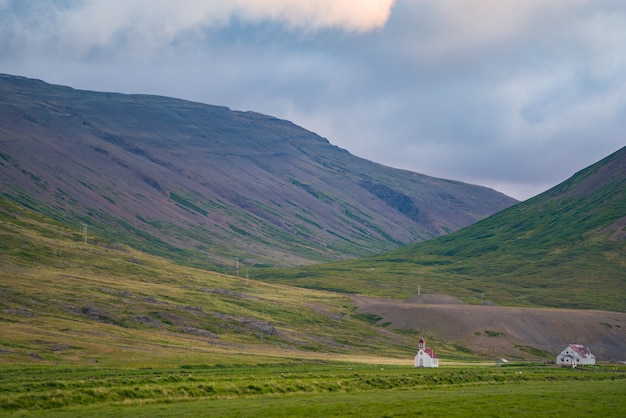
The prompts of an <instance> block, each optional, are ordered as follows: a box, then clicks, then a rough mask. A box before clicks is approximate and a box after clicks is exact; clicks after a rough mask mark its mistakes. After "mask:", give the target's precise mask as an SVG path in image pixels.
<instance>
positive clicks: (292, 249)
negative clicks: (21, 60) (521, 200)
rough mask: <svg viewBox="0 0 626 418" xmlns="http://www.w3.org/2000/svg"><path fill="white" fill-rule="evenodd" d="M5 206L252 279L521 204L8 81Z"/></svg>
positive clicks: (257, 123) (1, 86)
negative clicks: (253, 273) (248, 271)
mask: <svg viewBox="0 0 626 418" xmlns="http://www.w3.org/2000/svg"><path fill="white" fill-rule="evenodd" d="M0 194H1V195H2V196H4V197H6V198H8V199H10V200H11V201H13V202H16V203H18V204H20V205H23V206H25V207H28V208H30V209H33V210H35V211H37V212H39V213H42V214H45V215H48V216H51V217H52V218H54V219H57V220H60V221H63V222H65V223H67V224H68V225H72V226H73V227H75V228H76V229H77V230H79V229H80V228H81V225H85V226H86V228H87V235H88V236H90V235H91V236H93V235H99V236H102V237H106V238H107V239H110V240H112V241H115V242H119V243H124V244H128V245H131V246H133V247H135V248H138V249H141V250H143V251H147V252H150V253H152V254H158V255H162V256H166V257H168V258H170V259H173V260H175V261H177V262H181V263H185V264H188V265H196V266H204V267H210V268H215V269H217V270H220V269H221V270H222V271H224V270H225V269H233V268H235V266H236V259H238V260H239V261H240V266H241V268H242V269H243V268H244V267H246V268H247V267H248V266H255V267H258V266H268V265H273V266H277V265H278V266H280V265H283V266H284V265H302V264H310V263H315V262H320V261H331V260H340V259H347V258H352V257H357V256H364V255H371V254H375V253H379V252H382V251H385V250H390V249H393V248H396V247H399V246H401V245H405V244H409V243H415V242H420V241H423V240H427V239H430V238H433V237H436V236H441V235H445V234H447V233H449V232H451V231H455V230H458V229H459V228H462V227H464V226H467V225H470V224H472V223H474V222H476V221H477V220H480V219H482V218H484V217H486V216H488V215H490V214H493V213H495V212H497V211H499V210H502V209H504V208H506V207H509V206H510V205H512V204H514V203H515V200H514V199H512V198H509V197H507V196H505V195H503V194H501V193H498V192H496V191H493V190H491V189H488V188H485V187H480V186H474V185H468V184H464V183H461V182H458V181H450V180H442V179H437V178H432V177H428V176H425V175H421V174H416V173H412V172H408V171H403V170H397V169H392V168H388V167H384V166H382V165H379V164H376V163H373V162H370V161H367V160H364V159H361V158H358V157H355V156H353V155H351V154H350V153H348V152H347V151H345V150H342V149H340V148H338V147H336V146H333V145H331V144H330V143H329V142H328V141H327V140H326V139H324V138H321V137H319V136H318V135H316V134H314V133H312V132H309V131H307V130H305V129H303V128H301V127H299V126H296V125H294V124H293V123H290V122H288V121H285V120H279V119H276V118H273V117H270V116H266V115H262V114H259V113H254V112H239V111H232V110H230V109H228V108H225V107H218V106H209V105H205V104H199V103H193V102H189V101H184V100H178V99H173V98H167V97H156V96H146V95H123V94H113V93H97V92H89V91H80V90H74V89H72V88H68V87H61V86H55V85H50V84H47V83H45V82H42V81H38V80H32V79H27V78H22V77H16V76H10V75H0ZM241 274H244V272H243V270H242V272H241Z"/></svg>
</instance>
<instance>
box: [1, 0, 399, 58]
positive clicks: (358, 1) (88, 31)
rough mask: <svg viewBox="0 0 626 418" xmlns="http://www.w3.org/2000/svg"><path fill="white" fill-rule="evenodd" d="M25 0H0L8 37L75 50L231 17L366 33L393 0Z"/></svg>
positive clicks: (382, 19)
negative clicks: (32, 2)
mask: <svg viewBox="0 0 626 418" xmlns="http://www.w3.org/2000/svg"><path fill="white" fill-rule="evenodd" d="M20 1H21V0H17V1H16V0H14V1H11V0H4V1H2V2H0V12H2V14H3V15H4V17H0V23H1V24H2V27H3V28H4V31H3V33H2V35H3V38H4V39H14V40H17V41H18V43H23V44H27V45H28V44H36V45H37V44H38V45H39V46H42V47H43V48H50V47H54V45H58V46H59V47H61V46H62V47H63V48H68V47H69V48H71V49H72V51H71V52H73V53H89V52H90V51H93V50H94V49H97V50H104V51H109V50H115V49H117V48H120V47H124V46H126V47H127V46H129V45H130V46H131V47H137V46H139V45H142V46H143V48H144V49H148V50H154V49H158V48H161V47H163V46H167V45H168V44H170V43H172V42H175V41H176V40H177V39H178V38H180V37H185V36H189V35H193V34H197V33H198V32H199V31H202V30H206V29H208V28H215V27H222V26H225V25H227V24H229V23H230V22H231V21H232V20H240V21H246V22H252V23H259V22H263V21H271V22H274V23H279V24H282V25H284V26H285V27H286V28H290V29H297V30H304V31H318V30H324V29H336V30H340V31H348V32H366V31H371V30H375V29H380V28H382V27H383V26H384V25H385V23H386V22H387V19H388V18H389V15H390V13H391V9H392V6H393V0H342V1H335V0H230V1H218V0H213V1H206V0H177V1H172V0H133V1H128V0H82V1H80V0H79V1H53V0H40V1H38V2H37V4H36V5H35V6H33V5H28V4H26V5H24V4H22V5H20V4H18V3H20Z"/></svg>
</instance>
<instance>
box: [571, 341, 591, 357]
mask: <svg viewBox="0 0 626 418" xmlns="http://www.w3.org/2000/svg"><path fill="white" fill-rule="evenodd" d="M569 347H570V348H571V349H572V350H574V351H576V352H577V353H578V355H579V356H580V357H581V358H587V356H589V355H591V350H589V348H587V347H585V346H584V345H580V344H570V345H569Z"/></svg>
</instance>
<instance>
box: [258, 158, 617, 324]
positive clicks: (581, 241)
mask: <svg viewBox="0 0 626 418" xmlns="http://www.w3.org/2000/svg"><path fill="white" fill-rule="evenodd" d="M261 277H263V278H264V279H267V280H273V281H276V282H281V283H289V284H292V285H298V286H306V287H315V288H327V289H333V290H336V291H342V292H350V293H353V292H354V293H364V294H370V295H380V296H391V297H395V298H400V299H403V298H407V297H409V296H411V295H412V294H414V293H417V292H418V286H419V288H420V290H421V291H422V292H423V293H436V294H448V295H454V296H456V297H458V298H461V299H464V300H466V301H469V302H473V303H481V302H482V301H483V300H489V301H491V302H493V303H497V304H503V305H511V306H544V307H560V308H577V309H602V310H612V311H622V312H626V147H625V148H622V149H620V150H618V151H617V152H615V153H613V154H611V155H610V156H608V157H606V158H604V159H603V160H602V161H599V162H598V163H596V164H594V165H592V166H590V167H588V168H586V169H584V170H582V171H580V172H578V173H577V174H575V175H574V176H572V177H571V178H570V179H568V180H566V181H565V182H563V183H561V184H559V185H557V186H556V187H554V188H552V189H550V190H548V191H546V192H544V193H542V194H540V195H538V196H536V197H534V198H532V199H529V200H527V201H525V202H522V203H519V204H517V205H515V206H512V207H510V208H508V209H505V210H503V211H501V212H499V213H496V214H494V215H492V216H490V217H488V218H487V219H484V220H482V221H480V222H477V223H475V224H473V225H470V226H468V227H466V228H463V229H461V230H460V231H457V232H455V233H452V234H449V235H447V236H444V237H440V238H437V239H434V240H431V241H428V242H424V243H419V244H415V245H408V246H405V247H402V248H399V249H396V250H393V251H390V252H386V253H384V254H380V255H376V256H371V257H364V258H361V259H357V260H351V261H346V262H337V263H330V264H327V265H320V266H307V267H302V268H299V269H298V270H290V269H287V270H282V271H277V270H271V271H266V272H262V276H261Z"/></svg>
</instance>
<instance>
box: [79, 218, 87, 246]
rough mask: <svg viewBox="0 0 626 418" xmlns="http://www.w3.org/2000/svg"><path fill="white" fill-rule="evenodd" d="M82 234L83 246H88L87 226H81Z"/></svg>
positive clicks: (83, 224) (84, 224)
mask: <svg viewBox="0 0 626 418" xmlns="http://www.w3.org/2000/svg"><path fill="white" fill-rule="evenodd" d="M80 232H81V233H82V234H83V245H86V244H87V224H86V223H82V224H80Z"/></svg>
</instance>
